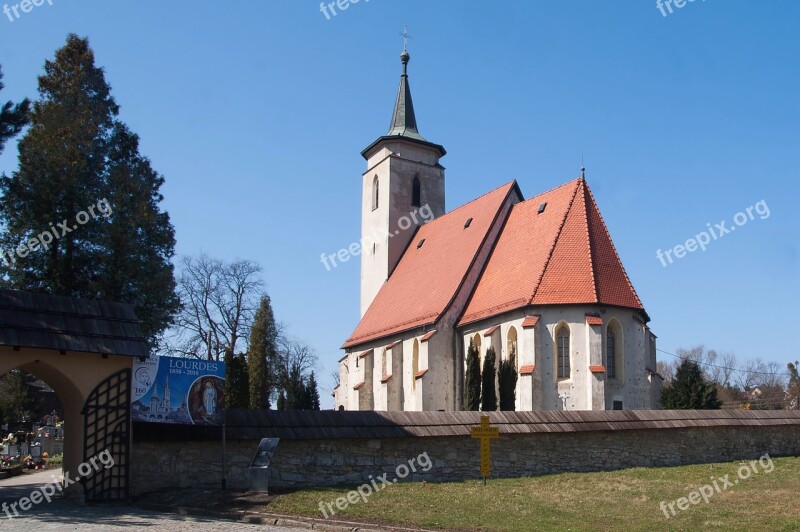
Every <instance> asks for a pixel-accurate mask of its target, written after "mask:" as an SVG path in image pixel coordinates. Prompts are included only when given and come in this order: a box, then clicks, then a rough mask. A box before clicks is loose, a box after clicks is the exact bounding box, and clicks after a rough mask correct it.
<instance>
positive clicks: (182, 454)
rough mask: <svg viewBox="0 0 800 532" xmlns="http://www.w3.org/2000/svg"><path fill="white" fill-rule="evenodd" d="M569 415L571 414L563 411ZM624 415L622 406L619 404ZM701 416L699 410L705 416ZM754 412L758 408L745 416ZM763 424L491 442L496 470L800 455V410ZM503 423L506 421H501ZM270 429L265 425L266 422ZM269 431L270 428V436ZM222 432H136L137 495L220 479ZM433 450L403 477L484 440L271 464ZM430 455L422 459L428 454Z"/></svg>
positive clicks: (441, 472) (333, 472)
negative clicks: (167, 436) (184, 436)
mask: <svg viewBox="0 0 800 532" xmlns="http://www.w3.org/2000/svg"><path fill="white" fill-rule="evenodd" d="M558 414H559V415H563V416H566V415H568V414H569V413H567V412H565V413H558ZM620 414H622V413H620ZM699 417H700V418H702V417H703V416H699ZM749 419H751V420H752V416H751V415H750V416H749ZM761 423H763V424H755V425H753V424H746V425H745V424H742V425H735V424H733V425H731V424H724V425H709V426H689V427H676V428H644V429H630V430H613V429H612V430H609V429H608V428H605V429H604V428H602V427H597V428H595V429H593V430H580V431H573V432H567V431H558V432H528V433H509V432H502V430H501V434H500V438H499V439H497V440H493V441H492V475H493V476H494V477H522V476H532V475H541V474H548V473H560V472H567V471H607V470H615V469H624V468H629V467H664V466H677V465H685V464H700V463H709V462H728V461H735V460H745V459H747V460H751V459H756V458H758V457H759V456H761V455H763V454H764V453H769V454H770V455H771V456H785V455H791V456H798V455H800V413H798V415H797V416H794V415H789V416H788V417H784V418H782V419H781V420H780V421H778V420H776V419H775V418H774V417H769V416H767V417H765V418H764V419H763V420H761ZM501 426H502V425H501ZM267 432H269V431H267ZM270 436H271V435H270V434H268V433H265V435H264V437H270ZM258 441H259V440H258V439H239V440H233V441H228V443H227V450H228V452H227V462H228V468H227V469H228V479H227V481H228V486H229V487H230V488H247V487H248V478H249V473H248V466H249V464H250V461H251V460H252V458H253V455H254V454H255V450H256V447H257V446H258ZM221 449H222V446H221V442H220V441H219V440H217V439H214V440H211V439H207V438H204V439H195V440H185V441H179V440H176V439H172V440H171V441H163V440H162V441H158V439H157V438H153V437H150V438H145V439H140V440H139V441H135V442H134V445H133V450H132V465H131V472H132V483H133V485H132V491H133V493H134V495H137V494H140V493H143V492H147V491H153V490H158V489H164V488H185V487H219V486H220V479H221V465H220V464H221ZM422 453H427V455H428V457H429V458H430V460H431V463H432V467H431V468H430V470H429V471H422V470H421V468H419V467H418V470H417V472H416V473H412V474H410V475H409V476H408V477H407V478H405V480H407V481H419V480H426V481H428V482H448V481H462V480H465V479H476V478H479V476H480V475H479V471H480V465H479V456H480V451H479V442H478V441H477V440H473V439H471V438H470V437H469V436H465V435H454V436H426V437H421V436H403V437H392V438H389V437H363V438H319V439H291V438H287V437H284V438H282V439H281V441H280V443H279V445H278V447H277V450H276V452H275V455H274V456H273V459H272V464H271V467H270V471H269V486H270V490H271V491H272V490H286V489H293V488H302V487H311V486H337V485H359V484H362V483H364V482H368V481H369V479H370V476H372V477H377V476H379V475H383V474H384V473H388V479H389V480H391V479H392V478H393V477H394V476H395V471H396V468H397V467H398V466H399V465H401V464H408V462H409V460H411V459H412V458H416V457H418V456H419V455H421V454H422ZM423 462H424V460H423Z"/></svg>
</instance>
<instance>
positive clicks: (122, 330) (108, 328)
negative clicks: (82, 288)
mask: <svg viewBox="0 0 800 532" xmlns="http://www.w3.org/2000/svg"><path fill="white" fill-rule="evenodd" d="M0 346H11V347H28V348H36V349H53V350H57V351H62V352H65V351H73V352H84V353H99V354H102V355H123V356H135V357H147V356H149V353H150V350H149V349H148V347H147V342H146V340H145V337H144V334H143V333H142V329H141V327H140V325H139V320H138V318H137V317H136V314H134V312H133V307H131V306H130V305H126V304H124V303H112V302H109V301H94V300H88V299H77V298H72V297H62V296H51V295H46V294H33V293H29V292H18V291H15V290H0Z"/></svg>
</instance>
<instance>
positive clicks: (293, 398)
mask: <svg viewBox="0 0 800 532" xmlns="http://www.w3.org/2000/svg"><path fill="white" fill-rule="evenodd" d="M284 389H285V392H286V410H305V409H306V408H307V406H306V400H307V399H308V397H307V395H306V385H305V380H304V379H303V372H302V369H301V368H300V365H299V364H296V363H295V364H292V366H291V367H290V368H289V373H288V375H287V378H286V382H285V384H284Z"/></svg>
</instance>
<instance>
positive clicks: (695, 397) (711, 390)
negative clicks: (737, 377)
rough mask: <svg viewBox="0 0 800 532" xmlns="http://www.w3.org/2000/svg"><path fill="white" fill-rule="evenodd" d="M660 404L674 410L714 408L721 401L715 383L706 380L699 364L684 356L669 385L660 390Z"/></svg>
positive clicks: (717, 406)
mask: <svg viewBox="0 0 800 532" xmlns="http://www.w3.org/2000/svg"><path fill="white" fill-rule="evenodd" d="M661 406H662V407H663V408H666V409H674V410H690V409H697V410H714V409H718V408H720V407H721V406H722V403H721V402H720V401H719V399H717V387H716V385H715V384H714V383H713V382H707V381H706V379H705V377H704V376H703V370H701V369H700V365H699V364H697V363H696V362H693V361H692V360H689V359H688V358H686V359H684V360H683V362H681V365H680V366H678V370H677V371H676V372H675V378H674V379H673V380H672V382H671V383H670V384H669V386H666V387H664V388H663V389H662V390H661Z"/></svg>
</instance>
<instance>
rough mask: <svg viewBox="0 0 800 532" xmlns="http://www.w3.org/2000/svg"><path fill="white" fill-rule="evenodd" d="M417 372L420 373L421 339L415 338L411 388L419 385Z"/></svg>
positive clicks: (412, 352)
mask: <svg viewBox="0 0 800 532" xmlns="http://www.w3.org/2000/svg"><path fill="white" fill-rule="evenodd" d="M417 373H419V340H416V339H415V340H414V348H413V349H412V351H411V389H412V390H414V389H416V387H417Z"/></svg>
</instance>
